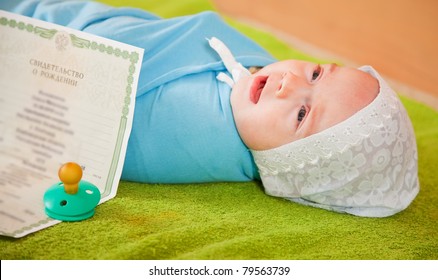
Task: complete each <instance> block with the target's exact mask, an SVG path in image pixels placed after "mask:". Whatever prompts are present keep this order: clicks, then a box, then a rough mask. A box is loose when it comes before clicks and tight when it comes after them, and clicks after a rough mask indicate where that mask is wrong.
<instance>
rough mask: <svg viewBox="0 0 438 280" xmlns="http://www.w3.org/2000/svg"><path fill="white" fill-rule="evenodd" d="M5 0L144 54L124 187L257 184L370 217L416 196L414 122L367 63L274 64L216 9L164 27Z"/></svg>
mask: <svg viewBox="0 0 438 280" xmlns="http://www.w3.org/2000/svg"><path fill="white" fill-rule="evenodd" d="M6 2H8V3H5V2H2V3H0V8H1V9H6V10H9V11H12V12H15V13H19V14H23V15H26V16H31V17H34V18H39V19H42V20H46V21H50V22H54V23H58V24H62V25H65V26H69V27H71V28H75V29H78V30H82V31H85V32H89V33H92V34H96V35H99V36H102V37H106V38H109V39H114V40H117V41H121V42H124V43H127V44H131V45H134V46H138V47H140V48H143V49H144V50H145V54H144V58H143V62H142V70H141V73H140V77H139V81H138V91H137V96H136V107H135V112H134V120H133V129H132V132H131V137H130V139H129V143H128V149H127V152H126V159H125V164H124V169H123V174H122V179H124V180H130V181H137V182H147V183H196V182H212V181H250V180H259V179H261V180H262V182H263V186H264V188H265V191H266V193H267V194H269V195H273V196H277V197H282V198H285V199H289V200H292V201H295V202H298V203H303V204H307V205H312V206H316V207H321V208H325V209H329V210H334V211H338V212H347V213H351V214H354V215H360V216H373V217H381V216H389V215H393V214H395V213H397V212H399V211H401V210H403V209H405V208H406V207H407V206H408V205H409V204H410V202H411V201H412V200H413V199H414V197H415V196H416V194H417V193H418V190H419V184H418V176H417V154H416V143H415V136H414V133H413V130H412V126H411V123H410V121H409V118H408V116H407V114H406V111H405V110H404V108H403V106H402V105H401V103H400V101H399V99H398V98H397V96H396V94H395V93H394V92H393V91H392V90H391V89H390V88H389V87H388V86H387V84H386V83H385V81H384V80H383V79H382V78H381V77H380V76H379V75H378V73H377V72H376V71H375V70H374V69H372V68H371V67H363V68H360V69H353V68H348V67H340V66H337V65H335V64H329V65H317V64H314V63H308V62H304V61H296V60H290V61H281V62H277V61H276V60H275V59H274V58H273V57H271V56H270V55H269V54H268V53H267V52H266V51H265V50H263V49H262V48H261V47H260V46H258V45H257V44H256V43H254V42H253V41H252V40H250V39H249V38H247V37H245V36H244V35H242V34H240V33H239V32H237V31H236V30H234V29H233V28H231V27H230V26H228V25H227V24H226V23H224V22H223V21H222V19H221V18H220V17H219V16H218V15H217V14H215V13H212V12H204V13H200V14H197V15H192V16H185V17H178V18H172V19H161V18H159V17H157V16H155V15H153V14H150V13H148V12H145V11H142V10H138V9H131V8H113V7H109V6H106V5H103V4H100V3H96V2H84V1H37V0H27V1H16V2H15V1H6ZM213 37H218V38H220V40H217V39H215V40H217V42H218V44H219V46H220V47H217V45H216V47H215V46H214V44H213V42H214V41H212V40H210V41H209V42H210V45H209V42H208V41H207V40H205V39H206V38H213ZM222 42H223V43H222ZM212 47H213V49H212ZM251 66H260V67H261V69H260V70H259V71H258V72H256V73H254V74H250V73H249V71H248V70H246V69H248V68H250V67H251Z"/></svg>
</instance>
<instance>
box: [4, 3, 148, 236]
mask: <svg viewBox="0 0 438 280" xmlns="http://www.w3.org/2000/svg"><path fill="white" fill-rule="evenodd" d="M142 57H143V50H142V49H139V48H136V47H133V46H130V45H126V44H123V43H120V42H115V41H112V40H108V39H105V38H101V37H97V36H94V35H90V34H87V33H84V32H80V31H77V30H72V29H68V28H65V27H62V26H59V25H54V24H50V23H47V22H44V21H39V20H35V19H32V18H28V17H23V16H19V15H15V14H12V13H7V12H4V11H0V234H1V235H6V236H12V237H21V236H24V235H26V234H28V233H31V232H35V231H37V230H40V229H42V228H46V227H49V226H51V225H54V224H56V223H58V222H59V221H56V220H53V219H50V218H49V217H47V216H46V214H45V211H44V203H43V196H44V193H45V191H46V190H47V189H48V188H49V187H50V186H51V185H53V184H55V183H57V182H59V178H58V175H57V172H58V168H59V167H60V166H61V165H62V164H63V163H65V162H71V161H72V162H76V163H78V164H79V165H80V166H81V167H82V169H83V177H82V179H83V180H86V181H88V182H91V183H93V184H94V185H96V186H97V187H98V189H99V190H100V192H101V200H100V203H102V202H104V201H107V200H108V199H111V198H113V197H114V196H115V195H116V191H117V186H118V183H119V179H120V176H121V172H122V167H123V162H124V157H125V151H126V146H127V142H128V137H129V134H130V130H131V126H132V118H133V112H134V105H135V95H136V89H137V82H138V77H139V71H140V68H141V61H142ZM96 211H98V209H97V210H96Z"/></svg>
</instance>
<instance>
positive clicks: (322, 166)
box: [209, 37, 419, 217]
mask: <svg viewBox="0 0 438 280" xmlns="http://www.w3.org/2000/svg"><path fill="white" fill-rule="evenodd" d="M209 43H210V46H211V47H212V48H213V49H215V51H216V52H217V53H218V54H219V55H220V56H221V59H222V60H223V62H224V64H225V66H226V68H227V70H228V71H229V72H230V73H231V74H232V78H231V77H229V76H227V75H225V74H224V73H221V74H220V75H219V76H218V79H219V80H221V81H223V82H226V83H227V84H229V85H230V87H232V86H233V85H234V83H235V82H237V81H238V80H239V79H240V77H242V76H243V75H249V72H247V70H246V69H245V68H244V67H242V65H240V64H239V63H237V62H236V61H235V60H234V57H233V56H232V54H231V52H230V51H229V50H228V49H227V47H226V46H225V44H223V43H222V42H221V41H220V40H218V39H217V38H214V37H213V38H212V39H211V40H209ZM359 69H360V70H362V71H364V72H367V73H369V74H371V75H372V76H373V77H375V78H376V79H377V80H378V82H379V85H380V90H379V93H378V95H377V97H376V98H375V99H374V100H373V101H372V102H371V103H370V104H369V105H367V106H366V107H365V108H363V109H362V110H360V111H359V112H357V113H356V114H354V115H353V116H351V117H350V118H348V119H347V120H345V121H343V122H341V123H338V124H336V125H334V126H332V127H330V128H328V129H326V130H324V131H321V132H319V133H317V134H313V135H311V136H309V137H306V138H303V139H300V140H297V141H294V142H291V143H288V144H286V145H283V146H280V147H277V148H274V149H270V150H264V151H254V150H252V151H251V152H252V154H253V156H254V160H255V162H256V165H257V167H258V168H259V172H260V177H261V179H262V182H263V186H264V188H265V192H266V193H267V194H269V195H272V196H277V197H282V198H285V199H288V200H291V201H295V202H298V203H301V204H305V205H310V206H314V207H319V208H323V209H327V210H332V211H336V212H344V213H350V214H353V215H357V216H367V217H385V216H390V215H393V214H395V213H397V212H400V211H402V210H404V209H405V208H406V207H408V205H409V204H410V203H411V202H412V200H413V199H414V198H415V196H416V195H417V193H418V191H419V181H418V164H417V162H418V157H417V145H416V141H415V134H414V131H413V127H412V124H411V121H410V119H409V117H408V115H407V112H406V110H405V108H404V107H403V105H402V103H401V102H400V100H399V98H398V96H397V94H396V93H395V92H394V91H393V90H392V89H391V88H390V87H389V86H388V84H387V83H386V82H385V81H384V80H383V79H382V77H381V76H380V75H379V74H378V73H377V71H376V70H374V69H373V68H372V67H371V66H363V67H360V68H359Z"/></svg>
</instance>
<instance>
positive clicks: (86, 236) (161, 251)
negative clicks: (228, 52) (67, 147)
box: [0, 0, 438, 260]
mask: <svg viewBox="0 0 438 280" xmlns="http://www.w3.org/2000/svg"><path fill="white" fill-rule="evenodd" d="M104 2H107V3H112V4H114V5H121V3H122V2H123V4H124V5H131V6H139V7H142V8H145V9H147V10H150V11H153V12H156V13H158V14H160V15H162V16H165V17H169V16H175V15H181V14H188V13H194V12H198V11H200V10H205V9H213V7H212V6H211V4H210V3H209V2H208V1H205V0H192V1H175V2H173V1H156V4H154V3H150V2H151V1H144V2H143V1H138V2H136V1H119V2H120V3H117V1H109V0H106V1H104ZM232 24H233V25H235V26H237V27H238V28H239V29H241V30H243V31H244V32H245V33H246V34H248V35H249V36H251V37H253V38H255V39H256V40H257V41H258V42H259V43H260V44H262V45H263V46H264V47H266V48H267V49H268V50H270V51H271V52H272V53H273V54H274V55H275V56H276V57H278V58H280V59H283V58H288V57H289V58H304V59H311V57H309V56H306V55H304V54H301V53H299V52H297V51H295V50H293V49H292V48H291V47H289V46H286V45H285V44H283V43H281V42H280V41H278V40H276V39H275V38H273V37H272V36H271V35H268V34H266V33H263V32H259V31H255V30H254V29H251V28H248V27H245V26H243V25H241V24H237V23H235V22H232ZM312 60H313V59H312ZM403 103H404V104H405V106H406V108H407V110H408V112H409V115H410V117H411V119H412V121H413V123H414V128H415V132H416V136H417V144H418V152H419V177H420V184H421V190H420V193H419V195H418V196H417V198H416V199H415V200H414V202H413V203H412V204H411V206H410V207H409V208H408V209H407V210H405V211H403V212H401V213H399V214H397V215H395V216H392V217H388V218H361V217H355V216H351V215H346V214H337V213H333V212H329V211H325V210H322V209H316V208H312V207H308V206H302V205H298V204H295V203H291V202H288V201H286V200H283V199H280V198H274V197H270V196H267V195H266V194H264V192H263V187H262V186H261V184H260V183H258V182H250V183H212V184H187V185H150V184H137V183H130V182H121V183H120V186H119V191H118V194H117V196H116V197H115V198H114V199H112V200H110V201H108V202H106V203H104V204H102V205H100V206H98V207H97V209H96V214H95V215H94V217H93V218H91V219H89V220H85V221H82V222H73V223H68V222H65V223H61V224H58V225H55V226H53V227H50V228H47V229H44V230H42V231H39V232H36V233H33V234H30V235H28V236H25V237H23V238H20V239H13V238H7V237H0V257H1V259H2V260H4V259H438V224H437V221H438V209H437V205H438V173H437V172H436V167H437V166H438V112H436V111H434V110H433V109H430V108H429V107H427V106H424V105H422V104H419V103H417V102H414V101H412V100H408V99H406V98H403Z"/></svg>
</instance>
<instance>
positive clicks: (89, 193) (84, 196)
mask: <svg viewBox="0 0 438 280" xmlns="http://www.w3.org/2000/svg"><path fill="white" fill-rule="evenodd" d="M58 176H59V179H60V180H61V182H58V183H56V184H54V185H52V186H51V187H50V188H49V189H47V191H46V192H45V194H44V198H43V199H44V206H45V212H46V214H47V216H49V217H50V218H53V219H56V220H61V221H81V220H85V219H88V218H91V217H92V216H93V215H94V209H95V208H96V206H97V204H98V203H99V201H100V191H99V189H98V188H97V187H96V186H95V185H93V184H92V183H90V182H87V181H84V180H81V178H82V168H81V167H80V166H79V165H78V164H77V163H74V162H67V163H65V164H64V165H62V166H61V167H60V168H59V171H58Z"/></svg>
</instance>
